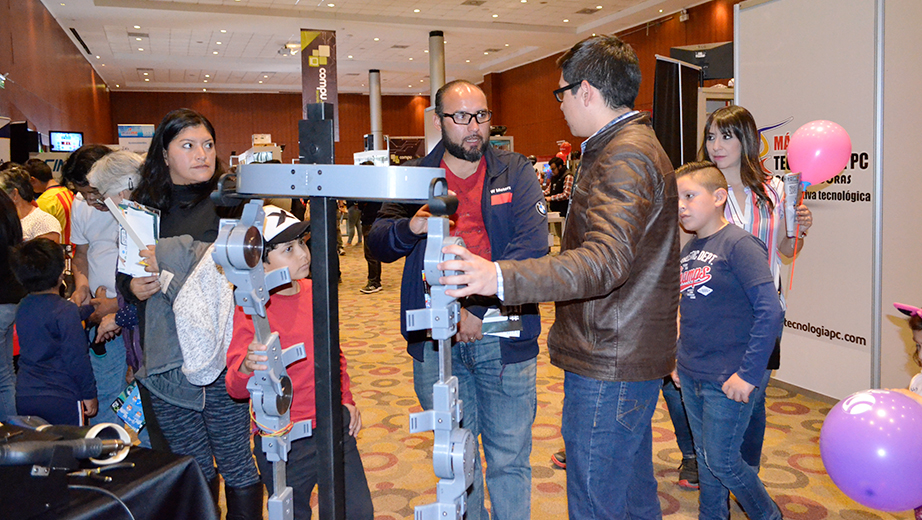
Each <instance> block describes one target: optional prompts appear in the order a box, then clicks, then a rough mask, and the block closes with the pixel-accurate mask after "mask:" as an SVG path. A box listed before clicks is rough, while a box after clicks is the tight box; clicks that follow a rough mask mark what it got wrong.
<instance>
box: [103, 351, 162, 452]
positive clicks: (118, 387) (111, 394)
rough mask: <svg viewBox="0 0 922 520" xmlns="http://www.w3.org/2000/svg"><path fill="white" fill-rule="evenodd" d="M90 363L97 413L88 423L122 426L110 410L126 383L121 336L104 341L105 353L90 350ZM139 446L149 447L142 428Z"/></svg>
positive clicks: (123, 422) (126, 366)
mask: <svg viewBox="0 0 922 520" xmlns="http://www.w3.org/2000/svg"><path fill="white" fill-rule="evenodd" d="M90 364H91V365H92V366H93V375H94V376H95V377H96V395H97V397H98V399H99V413H97V414H96V416H95V417H92V418H90V424H99V423H112V424H117V425H119V426H122V425H124V424H125V421H123V420H121V419H119V418H118V415H116V414H115V412H113V411H112V407H111V404H112V402H113V401H115V399H116V398H117V397H118V396H119V394H121V393H122V391H123V390H125V387H127V386H128V383H127V382H126V381H125V372H126V371H127V370H128V364H127V363H126V362H125V341H124V340H123V338H122V336H116V338H115V339H113V340H112V341H109V342H108V343H106V355H105V356H103V357H97V356H96V355H95V354H93V351H92V350H91V351H90ZM138 438H139V439H140V440H141V446H142V447H144V448H150V439H149V438H148V435H147V430H146V429H142V430H141V432H140V433H139V434H138Z"/></svg>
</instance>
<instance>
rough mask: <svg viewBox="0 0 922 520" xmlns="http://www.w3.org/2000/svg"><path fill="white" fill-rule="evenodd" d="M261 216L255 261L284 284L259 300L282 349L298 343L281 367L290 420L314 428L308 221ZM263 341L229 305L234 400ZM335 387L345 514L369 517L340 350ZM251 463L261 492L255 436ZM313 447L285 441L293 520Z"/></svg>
mask: <svg viewBox="0 0 922 520" xmlns="http://www.w3.org/2000/svg"><path fill="white" fill-rule="evenodd" d="M264 209H265V212H266V220H265V224H264V225H263V238H264V241H265V242H264V243H265V248H264V251H263V263H264V264H265V268H266V271H271V270H274V269H279V268H282V267H288V271H289V272H290V273H291V280H292V282H291V285H288V286H282V287H279V288H277V289H275V290H274V291H273V293H272V295H271V297H270V299H269V304H268V305H267V306H266V316H267V317H268V318H269V323H270V325H271V326H272V330H273V331H274V332H278V334H279V340H280V342H281V345H282V346H283V347H288V346H290V345H294V344H297V343H302V342H303V343H304V349H305V352H306V353H307V357H306V358H304V359H302V360H300V361H297V362H295V363H293V364H291V365H289V366H288V367H287V371H288V376H289V377H290V378H291V382H292V387H293V394H294V397H293V399H292V404H291V420H292V422H297V421H303V420H308V419H310V420H311V421H312V425H313V426H314V427H316V426H317V424H316V421H317V416H316V405H315V400H314V347H313V345H314V321H313V300H312V298H311V281H310V280H309V279H308V276H310V267H311V253H310V246H309V244H310V223H309V222H302V221H300V220H299V219H298V218H297V217H295V216H294V215H292V214H291V213H289V212H287V211H285V210H283V209H281V208H278V207H275V206H266V207H265V208H264ZM265 350H266V347H265V345H262V344H260V343H258V342H256V341H254V330H253V320H252V318H250V316H247V315H246V314H245V313H244V312H243V309H242V308H240V307H237V310H236V312H235V314H234V334H233V339H232V340H231V344H230V347H229V349H228V351H227V378H226V380H225V381H226V384H227V392H228V394H230V395H231V397H234V398H237V399H249V397H250V394H249V392H248V391H247V388H246V385H247V381H248V380H249V378H250V377H251V376H252V374H253V371H255V370H264V369H266V365H264V364H263V363H265V362H266V360H267V359H268V358H267V357H266V355H265ZM339 359H340V371H341V372H342V380H341V388H342V394H343V395H342V403H343V407H344V410H343V463H344V465H345V468H344V473H345V481H346V482H345V489H346V518H348V519H350V520H366V519H367V520H371V519H372V518H373V516H374V511H373V507H372V503H371V493H370V491H369V489H368V481H367V480H366V478H365V468H364V466H363V465H362V459H361V458H360V457H359V452H358V447H357V445H356V443H355V436H356V435H357V434H358V432H359V430H360V429H361V428H362V418H361V414H360V413H359V410H358V408H356V406H355V401H354V400H353V398H352V392H351V391H350V389H349V375H348V374H347V373H346V358H345V357H344V356H343V355H342V353H340V358H339ZM255 446H256V448H255V449H254V453H255V455H256V464H257V466H258V467H259V473H260V475H261V478H262V481H263V483H264V484H265V486H266V489H267V490H268V491H269V494H270V495H272V494H273V489H272V468H271V464H270V463H269V462H268V461H267V460H266V454H265V453H264V452H263V451H262V449H261V446H262V442H261V440H260V439H256V443H255ZM317 470H318V467H317V446H316V440H315V439H314V438H313V437H306V438H303V439H298V440H296V441H293V442H292V443H291V451H290V452H289V454H288V464H287V467H286V473H287V482H288V485H289V486H291V488H292V490H293V492H294V498H293V500H294V517H295V519H296V520H307V519H309V518H311V505H310V500H311V492H312V491H313V489H314V486H315V485H316V484H317Z"/></svg>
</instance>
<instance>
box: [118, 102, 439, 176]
mask: <svg viewBox="0 0 922 520" xmlns="http://www.w3.org/2000/svg"><path fill="white" fill-rule="evenodd" d="M111 98H112V120H111V126H112V128H113V129H114V128H115V126H116V125H118V124H119V123H138V124H140V123H147V124H154V125H157V124H159V123H160V121H161V120H162V119H163V116H165V115H166V114H167V113H168V112H170V111H171V110H174V109H177V108H191V109H193V110H196V111H198V112H201V113H202V114H204V115H205V117H207V118H208V119H209V120H210V121H211V124H212V125H214V127H215V132H216V133H217V148H218V157H220V158H221V160H223V161H224V162H225V164H226V162H227V160H228V157H230V154H231V152H232V151H233V152H237V153H242V152H243V151H245V150H247V149H248V148H250V146H251V143H252V135H253V134H272V140H273V141H274V142H276V143H278V144H280V145H284V146H285V150H284V151H283V153H282V161H283V162H286V163H287V162H291V161H292V160H295V159H297V157H298V120H299V119H300V118H301V95H300V94H215V93H208V92H197V93H180V92H113V93H112V95H111ZM339 103H340V105H339V117H340V122H339V125H340V126H339V134H340V142H338V143H336V163H338V164H352V154H353V153H354V152H360V151H362V150H363V141H362V136H364V135H365V134H367V133H368V132H369V131H370V130H371V119H370V113H369V111H370V109H369V105H368V96H366V95H362V94H340V95H339ZM381 104H382V118H383V122H384V133H385V134H388V135H393V136H407V135H415V136H422V135H423V134H424V130H423V110H425V108H426V106H428V104H429V98H428V97H421V96H383V97H382V102H381Z"/></svg>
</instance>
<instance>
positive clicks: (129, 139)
mask: <svg viewBox="0 0 922 520" xmlns="http://www.w3.org/2000/svg"><path fill="white" fill-rule="evenodd" d="M154 130H156V128H155V127H154V125H123V124H120V125H118V147H119V150H128V151H129V152H134V153H138V154H141V153H147V150H148V149H149V148H150V142H151V141H152V140H153V138H154Z"/></svg>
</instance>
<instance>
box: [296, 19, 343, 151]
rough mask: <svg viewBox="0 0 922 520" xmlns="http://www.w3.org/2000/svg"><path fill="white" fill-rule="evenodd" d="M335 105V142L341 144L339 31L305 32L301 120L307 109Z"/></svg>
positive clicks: (302, 55)
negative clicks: (337, 34) (307, 106)
mask: <svg viewBox="0 0 922 520" xmlns="http://www.w3.org/2000/svg"><path fill="white" fill-rule="evenodd" d="M311 103H331V104H332V105H333V140H334V141H336V142H339V96H338V90H337V81H336V31H316V30H312V29H301V105H302V106H301V118H302V119H307V109H306V108H305V106H306V105H308V104H311Z"/></svg>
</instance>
